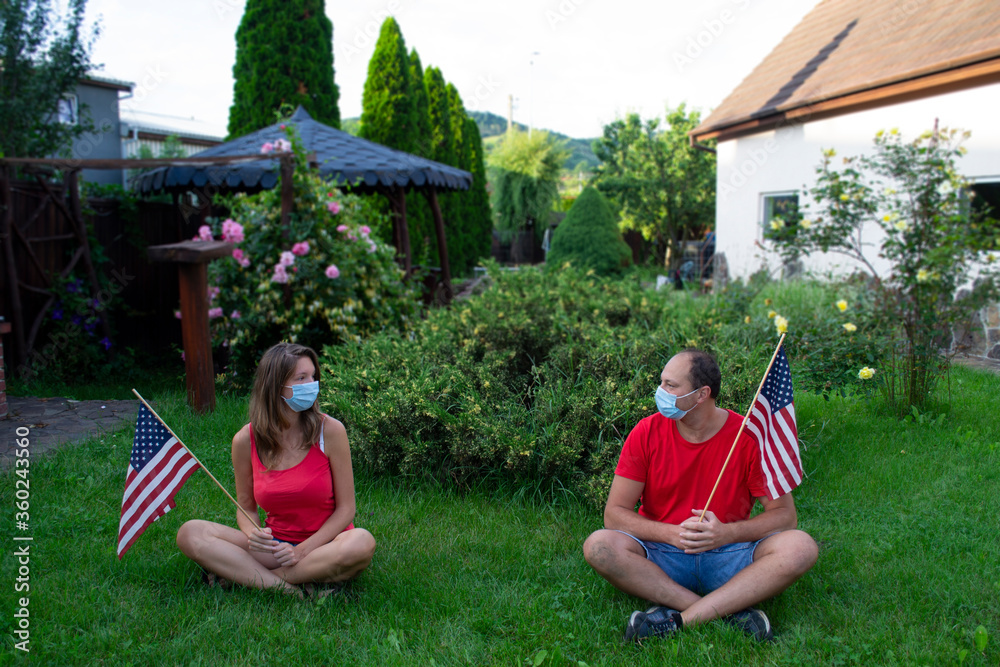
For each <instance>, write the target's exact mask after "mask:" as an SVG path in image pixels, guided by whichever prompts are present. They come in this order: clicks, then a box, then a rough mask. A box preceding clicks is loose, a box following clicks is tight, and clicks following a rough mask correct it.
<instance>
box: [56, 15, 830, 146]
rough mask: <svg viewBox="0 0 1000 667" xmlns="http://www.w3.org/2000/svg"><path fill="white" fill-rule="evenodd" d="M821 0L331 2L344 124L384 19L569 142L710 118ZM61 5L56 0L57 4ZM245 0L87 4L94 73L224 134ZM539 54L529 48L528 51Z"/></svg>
mask: <svg viewBox="0 0 1000 667" xmlns="http://www.w3.org/2000/svg"><path fill="white" fill-rule="evenodd" d="M818 3H819V0H699V1H698V2H688V1H682V2H667V1H665V0H507V1H506V2H486V1H484V0H375V1H369V0H352V1H351V2H343V1H334V0H328V1H327V3H326V13H327V15H328V16H329V17H330V19H331V21H333V30H334V35H333V36H334V43H333V49H334V70H335V81H336V83H337V85H338V86H339V87H340V114H341V117H342V118H349V117H352V116H359V115H360V114H361V100H362V91H363V88H364V81H365V77H366V76H367V72H368V61H369V59H370V58H371V54H372V51H373V50H374V45H375V40H376V38H377V36H378V29H379V27H380V26H381V23H382V20H383V19H384V18H385V16H386V15H388V14H392V15H393V16H395V17H396V20H397V21H398V22H399V25H400V27H401V28H402V31H403V36H404V38H405V39H406V45H407V48H408V49H413V48H416V50H417V52H418V53H419V54H420V58H421V61H422V62H423V64H424V67H427V66H429V65H433V66H436V67H438V68H440V69H441V72H442V74H443V75H444V77H445V79H446V80H448V81H450V82H451V83H454V84H455V86H456V87H457V88H458V90H459V92H460V93H461V94H462V98H463V100H464V101H465V106H466V108H467V109H470V110H471V109H479V110H483V111H491V112H493V113H496V114H498V115H501V116H504V117H506V116H507V104H508V102H507V101H508V96H509V95H513V96H514V119H515V120H516V121H518V122H521V123H524V124H531V125H532V126H533V127H539V128H545V129H552V130H556V131H558V132H561V133H563V134H567V135H569V136H571V137H596V136H599V135H600V134H601V131H602V128H603V126H604V125H605V124H607V123H609V122H611V121H613V120H614V119H615V118H616V117H619V116H622V115H624V114H626V113H629V112H632V111H635V112H638V113H640V114H641V115H642V116H643V117H651V116H662V115H663V112H664V109H665V108H666V107H667V106H670V107H674V106H677V105H678V104H680V103H681V102H686V103H687V105H688V107H690V108H696V109H700V110H701V111H702V113H703V117H704V115H707V113H708V112H710V111H711V110H712V109H713V108H714V107H716V106H717V105H718V104H719V103H720V102H721V101H722V100H723V99H724V98H725V97H726V96H727V95H728V94H729V93H730V92H731V91H732V90H733V88H735V87H736V85H738V84H739V83H740V81H742V80H743V78H744V77H746V75H747V74H749V73H750V72H751V71H752V70H753V68H754V67H756V66H757V64H758V63H760V61H761V60H762V59H763V58H764V57H765V56H766V55H767V54H768V53H769V52H770V51H771V50H772V49H773V48H774V47H775V46H776V45H777V44H778V42H780V41H781V39H782V38H783V37H784V36H785V35H786V34H787V33H788V32H789V31H790V30H791V29H792V28H793V27H794V26H795V25H796V24H797V23H798V22H799V21H800V20H801V19H802V18H803V17H804V16H805V15H806V14H807V13H808V12H809V11H810V10H811V9H812V8H813V7H814V6H815V5H817V4H818ZM54 4H55V5H56V6H58V5H59V4H60V3H59V2H56V3H54ZM244 6H245V0H171V1H170V2H160V1H156V2H154V1H152V0H89V1H88V3H87V16H88V23H92V22H93V21H94V20H97V19H99V21H100V28H101V35H100V37H99V38H98V40H97V42H96V43H95V46H94V51H93V54H92V61H93V62H94V63H96V64H101V65H103V69H102V70H101V71H100V72H98V74H99V75H100V76H104V77H110V78H115V79H121V80H124V81H129V82H132V83H134V84H136V89H135V94H134V96H133V98H132V99H130V100H127V101H124V102H123V103H122V105H123V108H126V109H133V110H137V111H143V112H150V113H155V114H159V115H158V116H157V117H156V118H158V119H159V120H160V122H162V123H163V124H168V125H169V124H170V122H171V120H172V118H173V119H174V120H176V119H177V118H185V119H194V120H195V121H198V122H197V124H196V125H195V126H196V127H198V128H201V129H202V130H203V133H205V134H215V135H218V136H223V135H225V133H226V124H227V121H228V117H229V107H230V105H231V104H232V97H233V79H232V68H233V63H234V61H235V49H236V47H235V34H236V29H237V27H238V26H239V22H240V19H241V17H242V15H243V9H244ZM536 53H537V55H535V54H536ZM190 125H191V123H190V122H188V123H185V126H190Z"/></svg>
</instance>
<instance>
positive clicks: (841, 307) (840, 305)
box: [837, 299, 847, 312]
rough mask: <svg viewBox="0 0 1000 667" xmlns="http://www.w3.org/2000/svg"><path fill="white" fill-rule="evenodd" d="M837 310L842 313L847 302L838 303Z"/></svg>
mask: <svg viewBox="0 0 1000 667" xmlns="http://www.w3.org/2000/svg"><path fill="white" fill-rule="evenodd" d="M837 308H839V309H840V312H844V311H845V310H847V301H845V300H844V299H841V300H840V301H838V302H837Z"/></svg>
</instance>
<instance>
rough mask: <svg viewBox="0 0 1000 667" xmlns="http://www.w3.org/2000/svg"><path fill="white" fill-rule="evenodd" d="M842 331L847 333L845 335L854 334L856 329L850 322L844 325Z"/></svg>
mask: <svg viewBox="0 0 1000 667" xmlns="http://www.w3.org/2000/svg"><path fill="white" fill-rule="evenodd" d="M844 330H845V331H847V333H854V332H855V331H857V330H858V328H857V327H856V326H855V325H853V324H851V323H850V322H847V323H845V324H844Z"/></svg>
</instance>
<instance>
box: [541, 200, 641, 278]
mask: <svg viewBox="0 0 1000 667" xmlns="http://www.w3.org/2000/svg"><path fill="white" fill-rule="evenodd" d="M563 262H571V263H572V264H573V266H576V267H577V268H581V269H593V270H594V271H596V272H597V273H598V274H600V275H609V274H613V273H620V272H621V271H622V269H624V268H625V267H627V266H628V265H629V264H631V263H632V251H631V250H629V247H628V245H626V243H625V241H623V240H622V237H621V233H620V232H619V231H618V223H617V222H615V215H614V213H612V212H611V207H610V206H609V205H608V201H607V200H606V199H605V198H604V195H602V194H601V193H600V192H599V191H598V190H597V188H594V187H592V186H590V187H586V188H584V190H583V192H581V193H580V196H579V197H577V198H576V201H575V202H573V206H572V207H571V208H570V209H569V212H568V213H567V214H566V218H565V219H564V220H563V221H562V223H560V225H559V226H558V227H556V231H555V233H553V234H552V249H551V250H550V251H549V256H548V257H547V258H546V263H548V264H549V265H550V266H551V267H554V268H559V267H560V266H561V265H562V264H563Z"/></svg>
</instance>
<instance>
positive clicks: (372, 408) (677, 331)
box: [321, 264, 773, 504]
mask: <svg viewBox="0 0 1000 667" xmlns="http://www.w3.org/2000/svg"><path fill="white" fill-rule="evenodd" d="M488 277H489V278H488V280H489V287H488V288H487V289H486V290H485V291H484V292H483V293H482V294H480V295H478V296H475V297H472V298H470V299H468V300H466V301H463V302H459V303H456V304H455V305H454V307H453V308H451V309H450V310H436V311H433V312H431V313H430V314H429V315H428V317H427V319H426V320H424V321H422V322H421V323H419V324H418V326H417V327H416V328H415V330H414V331H413V332H412V333H411V334H408V335H401V334H395V333H385V334H381V335H378V336H375V337H373V338H371V339H369V340H367V341H365V342H362V343H359V344H348V345H344V346H339V347H337V348H327V349H326V350H325V353H324V355H323V361H322V365H323V368H324V372H323V383H322V385H321V386H322V391H323V395H322V401H323V403H324V405H325V407H327V408H328V409H330V410H331V412H332V414H335V415H336V416H337V417H338V418H339V419H341V420H343V421H344V423H345V424H346V425H347V428H348V432H349V433H350V436H351V443H352V450H353V452H354V456H355V460H356V462H357V464H358V465H359V466H361V467H364V468H367V469H369V470H371V471H372V472H374V473H376V474H385V475H401V476H404V477H418V478H433V479H436V480H438V481H440V482H442V483H446V484H449V485H457V486H459V487H462V488H466V487H471V486H474V485H476V484H478V483H481V482H483V481H484V480H487V481H491V482H496V483H506V484H512V485H515V486H518V485H525V484H537V483H538V482H551V483H553V484H556V485H557V486H560V487H561V488H563V489H565V490H568V491H570V492H572V493H574V494H576V495H577V496H578V497H580V498H585V499H588V500H590V501H593V502H594V503H597V504H601V503H603V502H604V500H605V499H606V494H607V489H608V486H609V484H610V482H611V479H612V477H613V471H614V467H615V463H616V462H617V459H618V455H619V453H620V451H621V446H622V443H623V442H624V439H625V437H626V436H627V435H628V433H629V431H630V430H631V429H632V427H634V426H635V424H636V423H637V422H638V421H639V420H640V419H642V418H643V417H645V416H647V415H649V414H652V412H653V410H655V407H654V403H653V399H652V395H653V392H654V390H655V389H656V386H657V384H658V382H659V374H660V371H661V370H662V368H663V365H664V364H665V363H666V362H667V360H668V359H669V358H670V356H672V355H673V354H674V353H676V352H677V351H679V350H680V349H683V348H684V347H688V346H692V345H698V346H703V347H707V348H708V349H711V350H713V351H716V350H718V351H720V352H721V354H720V356H721V357H722V358H723V359H724V382H723V397H722V400H721V402H720V404H721V405H724V406H725V407H731V408H733V409H734V410H736V411H738V412H743V411H745V409H746V403H748V402H749V400H750V398H751V397H752V395H753V392H754V391H755V390H756V387H757V383H759V381H760V373H761V372H762V370H763V368H764V366H765V365H766V362H767V359H766V356H767V355H769V354H770V352H771V351H772V350H773V348H771V349H768V350H763V351H761V350H759V349H756V348H753V349H744V348H741V347H740V346H739V345H733V346H732V347H728V346H725V345H717V344H715V343H714V342H713V341H714V340H715V336H716V335H717V334H718V332H719V330H720V327H722V326H723V325H722V323H721V321H719V320H716V319H713V318H712V317H711V316H710V313H711V309H712V307H713V301H712V300H709V299H698V298H695V297H692V296H689V295H687V294H683V293H676V292H674V291H662V292H656V291H651V290H648V289H646V288H644V287H643V286H641V285H640V284H639V283H638V282H636V281H634V280H630V279H626V280H616V281H613V280H607V279H601V278H599V277H597V276H596V275H593V273H592V272H583V271H582V270H579V269H575V268H570V269H567V270H565V271H560V272H556V273H552V272H543V271H540V270H538V269H533V268H522V269H520V270H517V271H505V270H502V269H500V268H499V267H498V266H497V265H496V264H490V265H489V266H488ZM770 343H771V341H768V346H770ZM761 358H763V361H761Z"/></svg>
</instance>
